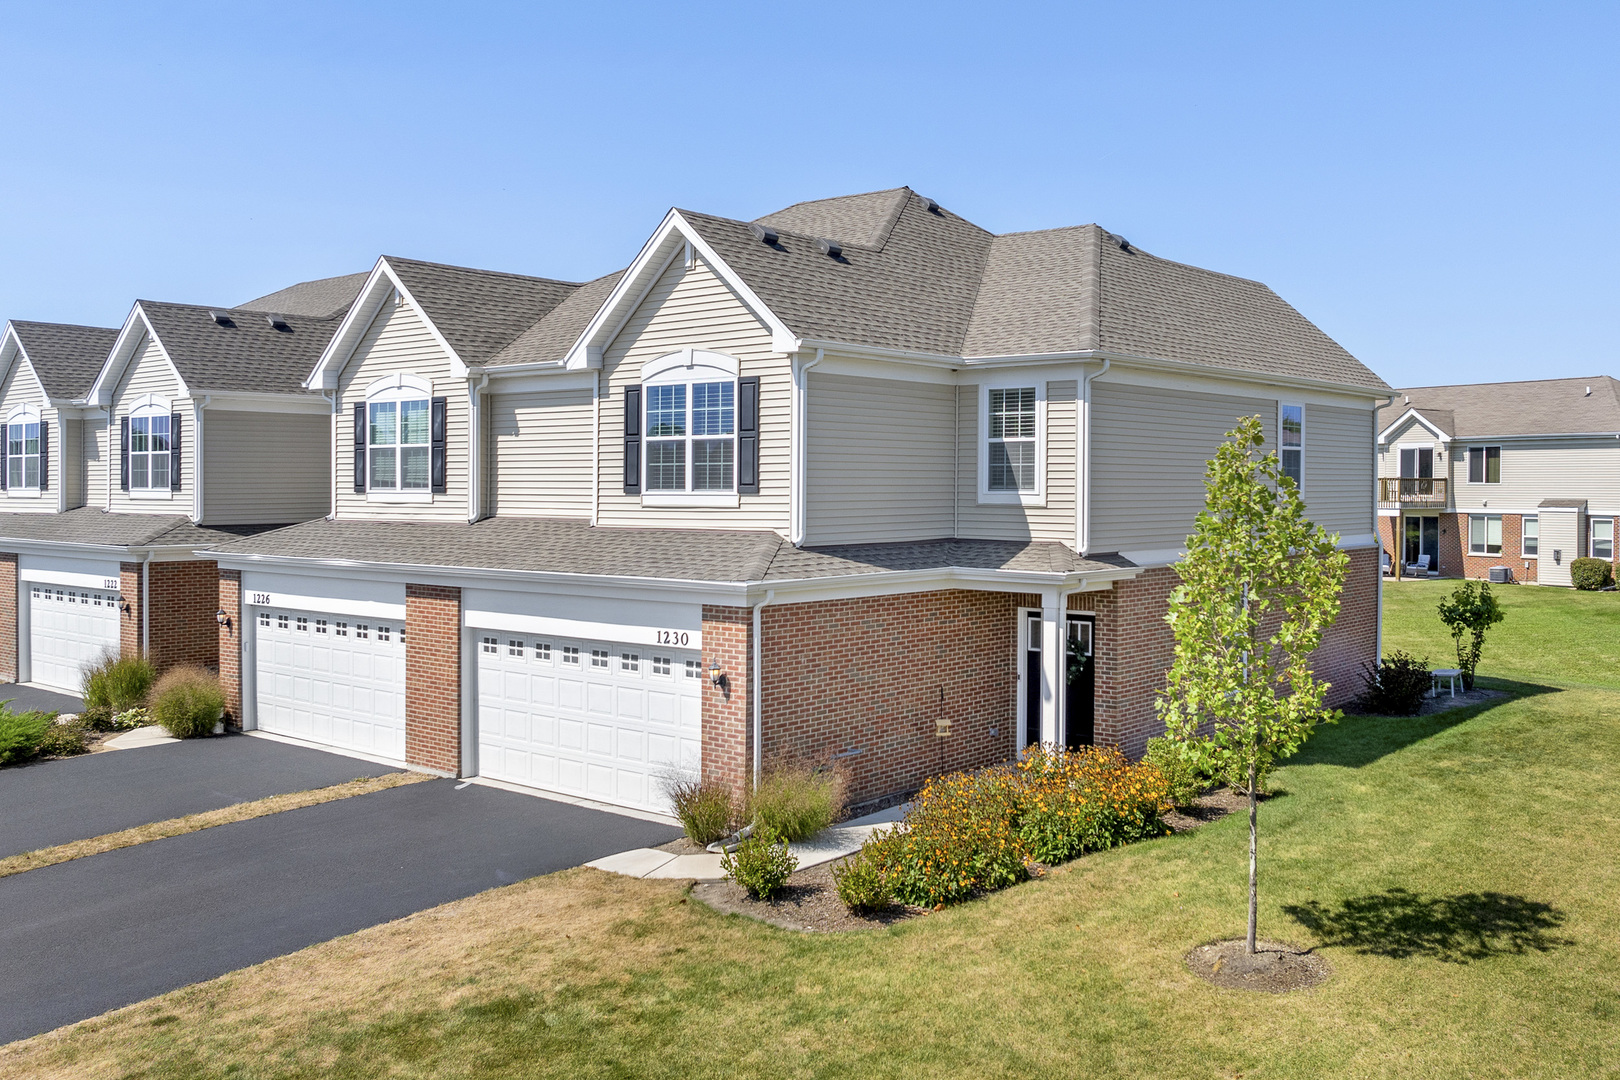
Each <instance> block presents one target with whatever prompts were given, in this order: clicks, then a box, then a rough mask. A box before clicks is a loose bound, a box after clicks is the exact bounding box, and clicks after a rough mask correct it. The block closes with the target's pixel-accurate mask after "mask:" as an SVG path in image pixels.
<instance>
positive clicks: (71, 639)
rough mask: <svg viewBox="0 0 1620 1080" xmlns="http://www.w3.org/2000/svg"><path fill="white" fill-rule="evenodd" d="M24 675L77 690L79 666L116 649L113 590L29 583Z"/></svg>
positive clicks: (116, 627)
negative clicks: (26, 659) (25, 673)
mask: <svg viewBox="0 0 1620 1080" xmlns="http://www.w3.org/2000/svg"><path fill="white" fill-rule="evenodd" d="M27 602H28V679H29V681H30V682H36V683H39V684H40V685H41V686H52V687H56V688H58V689H62V690H70V691H72V692H73V693H75V694H76V693H78V692H79V690H80V689H81V687H82V683H83V672H84V669H85V668H86V667H88V666H90V665H92V664H94V663H95V662H96V661H98V660H100V659H101V656H102V653H104V652H106V651H107V650H109V649H110V650H112V651H113V652H117V651H118V649H119V626H118V593H117V592H116V591H112V592H109V591H107V590H105V589H85V588H75V587H72V586H65V585H45V584H43V583H40V582H29V583H28V597H27Z"/></svg>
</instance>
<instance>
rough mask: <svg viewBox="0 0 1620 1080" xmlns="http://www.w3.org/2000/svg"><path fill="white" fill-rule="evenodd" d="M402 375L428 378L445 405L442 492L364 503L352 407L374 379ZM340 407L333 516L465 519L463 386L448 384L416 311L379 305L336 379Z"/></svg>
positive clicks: (445, 366)
mask: <svg viewBox="0 0 1620 1080" xmlns="http://www.w3.org/2000/svg"><path fill="white" fill-rule="evenodd" d="M396 372H405V373H408V374H411V375H416V376H419V377H421V378H424V379H427V380H430V381H431V382H432V384H433V395H434V396H435V397H443V398H445V399H446V402H445V455H446V460H445V494H443V495H435V496H433V499H432V501H431V502H399V503H389V502H381V501H368V500H367V498H366V495H365V493H364V492H357V491H355V490H354V406H355V403H356V402H364V401H365V400H366V389H367V388H368V387H369V386H370V385H371V384H372V383H373V382H375V381H376V380H377V379H380V378H382V377H383V376H385V375H392V374H394V373H396ZM338 394H339V398H338V400H339V403H340V409H339V412H338V419H337V431H336V436H335V438H334V441H333V447H332V452H333V455H334V458H335V461H336V465H337V513H338V516H339V517H344V518H373V519H378V518H392V519H396V520H397V519H400V518H415V519H425V520H437V521H466V520H467V388H466V385H465V383H462V382H459V381H458V382H456V383H453V384H452V382H451V379H450V356H449V354H448V353H446V352H445V350H444V348H443V347H442V346H441V345H440V344H439V343H438V342H437V341H436V340H434V337H433V334H432V332H431V331H430V330H429V328H428V324H427V322H426V321H425V320H424V319H423V318H422V315H421V313H420V312H418V311H417V310H416V308H414V307H412V306H410V305H406V306H403V307H394V306H393V305H391V304H384V305H383V309H382V311H381V312H379V313H378V315H377V318H376V319H375V320H374V321H373V322H372V324H371V327H370V328H369V329H368V330H367V331H366V334H365V337H364V338H362V339H361V342H360V345H359V347H358V348H357V349H356V350H355V353H354V356H353V357H352V358H351V359H350V360H349V363H348V364H347V365H345V366H344V368H343V372H342V374H341V376H340V377H339V379H338Z"/></svg>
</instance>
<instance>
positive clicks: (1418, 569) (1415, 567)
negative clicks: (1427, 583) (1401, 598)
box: [1406, 555, 1429, 577]
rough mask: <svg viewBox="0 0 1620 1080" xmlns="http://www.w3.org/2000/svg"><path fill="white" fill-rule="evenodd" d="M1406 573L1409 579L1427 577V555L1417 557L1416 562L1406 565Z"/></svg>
mask: <svg viewBox="0 0 1620 1080" xmlns="http://www.w3.org/2000/svg"><path fill="white" fill-rule="evenodd" d="M1406 573H1407V575H1408V576H1410V577H1428V576H1429V557H1428V556H1427V555H1419V556H1418V561H1417V562H1409V563H1407V564H1406Z"/></svg>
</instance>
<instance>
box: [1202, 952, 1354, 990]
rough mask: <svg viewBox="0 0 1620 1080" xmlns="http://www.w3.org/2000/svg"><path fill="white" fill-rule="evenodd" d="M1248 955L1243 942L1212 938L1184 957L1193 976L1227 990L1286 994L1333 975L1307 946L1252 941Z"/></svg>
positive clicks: (1327, 965)
mask: <svg viewBox="0 0 1620 1080" xmlns="http://www.w3.org/2000/svg"><path fill="white" fill-rule="evenodd" d="M1254 944H1255V950H1256V951H1255V954H1254V955H1253V956H1250V955H1249V954H1248V951H1247V948H1246V946H1247V943H1246V942H1244V941H1242V940H1241V939H1240V940H1237V941H1215V942H1211V943H1210V944H1208V945H1200V946H1198V948H1196V949H1194V950H1193V951H1192V952H1190V953H1188V954H1187V956H1186V961H1187V968H1188V970H1190V971H1191V972H1192V973H1193V974H1194V975H1197V976H1198V977H1199V978H1200V979H1203V980H1205V981H1206V982H1212V983H1214V984H1215V985H1216V986H1224V987H1226V988H1227V989H1228V990H1257V991H1259V992H1261V993H1266V994H1286V993H1288V992H1289V991H1290V990H1304V989H1306V988H1307V987H1311V986H1315V985H1316V984H1317V983H1320V982H1324V981H1326V980H1327V978H1328V977H1329V976H1331V975H1332V974H1333V968H1332V967H1331V966H1329V964H1328V962H1327V961H1326V960H1324V959H1322V958H1321V957H1320V956H1317V955H1316V953H1314V952H1312V951H1311V950H1309V949H1301V948H1300V947H1299V946H1297V945H1290V944H1287V943H1286V942H1278V941H1256V942H1255V943H1254Z"/></svg>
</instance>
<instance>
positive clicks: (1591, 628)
mask: <svg viewBox="0 0 1620 1080" xmlns="http://www.w3.org/2000/svg"><path fill="white" fill-rule="evenodd" d="M1459 584H1461V582H1458V581H1446V580H1431V581H1398V582H1393V581H1386V582H1385V583H1384V654H1385V655H1386V656H1387V655H1388V654H1389V653H1390V651H1391V650H1392V649H1404V650H1406V651H1407V652H1409V653H1412V654H1413V655H1415V656H1420V657H1421V656H1427V657H1428V658H1429V662H1430V664H1432V665H1433V666H1434V667H1454V666H1456V663H1457V650H1456V646H1454V645H1453V644H1452V641H1451V634H1450V632H1449V631H1448V630H1447V629H1446V626H1445V624H1444V623H1442V622H1441V621H1440V616H1439V614H1438V611H1439V607H1440V601H1441V600H1442V599H1443V598H1444V597H1446V596H1447V595H1449V594H1450V593H1451V592H1452V591H1453V590H1454V589H1456V588H1457V586H1458V585H1459ZM1491 592H1492V593H1494V594H1495V596H1496V598H1497V599H1498V600H1500V601H1501V603H1502V608H1503V610H1504V612H1505V614H1506V616H1507V617H1506V618H1505V619H1504V620H1503V621H1502V622H1500V623H1498V624H1497V625H1496V626H1493V627H1492V628H1491V630H1490V632H1489V633H1488V634H1487V635H1486V638H1485V654H1484V656H1483V657H1482V658H1481V660H1480V664H1479V674H1480V675H1483V676H1495V677H1498V678H1504V679H1516V680H1519V681H1524V682H1541V683H1546V684H1549V685H1553V686H1605V687H1610V688H1613V689H1620V592H1578V591H1576V590H1575V589H1563V588H1557V587H1554V586H1542V585H1493V586H1492V587H1491Z"/></svg>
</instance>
